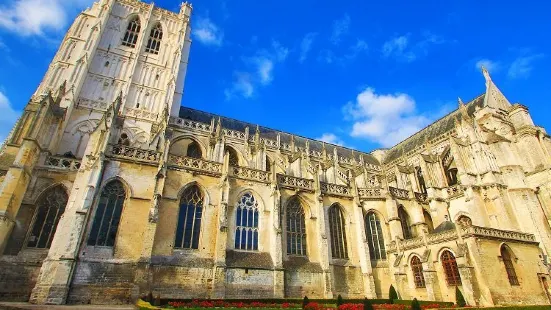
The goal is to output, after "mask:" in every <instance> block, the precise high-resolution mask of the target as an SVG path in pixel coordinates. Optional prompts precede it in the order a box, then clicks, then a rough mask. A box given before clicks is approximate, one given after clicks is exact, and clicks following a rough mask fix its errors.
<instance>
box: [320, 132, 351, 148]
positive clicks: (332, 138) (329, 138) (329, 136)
mask: <svg viewBox="0 0 551 310" xmlns="http://www.w3.org/2000/svg"><path fill="white" fill-rule="evenodd" d="M316 140H319V141H323V142H326V143H331V144H335V145H340V146H345V144H344V141H342V140H341V139H340V138H339V137H337V136H336V135H335V134H333V133H324V134H323V135H321V137H319V138H316Z"/></svg>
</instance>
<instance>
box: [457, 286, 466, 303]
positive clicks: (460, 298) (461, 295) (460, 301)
mask: <svg viewBox="0 0 551 310" xmlns="http://www.w3.org/2000/svg"><path fill="white" fill-rule="evenodd" d="M455 304H456V305H457V306H458V307H465V306H466V305H467V303H466V302H465V298H464V297H463V294H462V293H461V291H460V290H459V287H458V286H456V287H455Z"/></svg>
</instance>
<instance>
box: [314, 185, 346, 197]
mask: <svg viewBox="0 0 551 310" xmlns="http://www.w3.org/2000/svg"><path fill="white" fill-rule="evenodd" d="M320 190H321V192H322V193H324V194H328V195H337V196H346V197H350V196H351V195H352V193H351V191H350V187H348V186H346V185H339V184H332V183H325V182H320Z"/></svg>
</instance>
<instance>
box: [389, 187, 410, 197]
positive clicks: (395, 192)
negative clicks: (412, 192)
mask: <svg viewBox="0 0 551 310" xmlns="http://www.w3.org/2000/svg"><path fill="white" fill-rule="evenodd" d="M388 191H389V192H390V195H391V196H392V197H394V198H398V199H409V191H408V190H405V189H400V188H396V187H392V186H389V187H388Z"/></svg>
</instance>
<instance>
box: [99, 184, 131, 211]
mask: <svg viewBox="0 0 551 310" xmlns="http://www.w3.org/2000/svg"><path fill="white" fill-rule="evenodd" d="M111 181H120V182H121V183H122V186H123V187H124V190H125V191H126V197H127V199H128V198H135V197H136V196H134V189H133V188H132V186H131V185H130V184H129V183H128V182H127V181H126V180H125V179H123V178H121V177H120V176H118V175H116V176H113V177H110V178H107V179H105V180H104V181H103V182H101V186H100V188H99V192H97V193H101V191H103V188H104V187H105V186H106V185H107V184H109V183H111ZM123 210H124V209H123Z"/></svg>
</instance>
